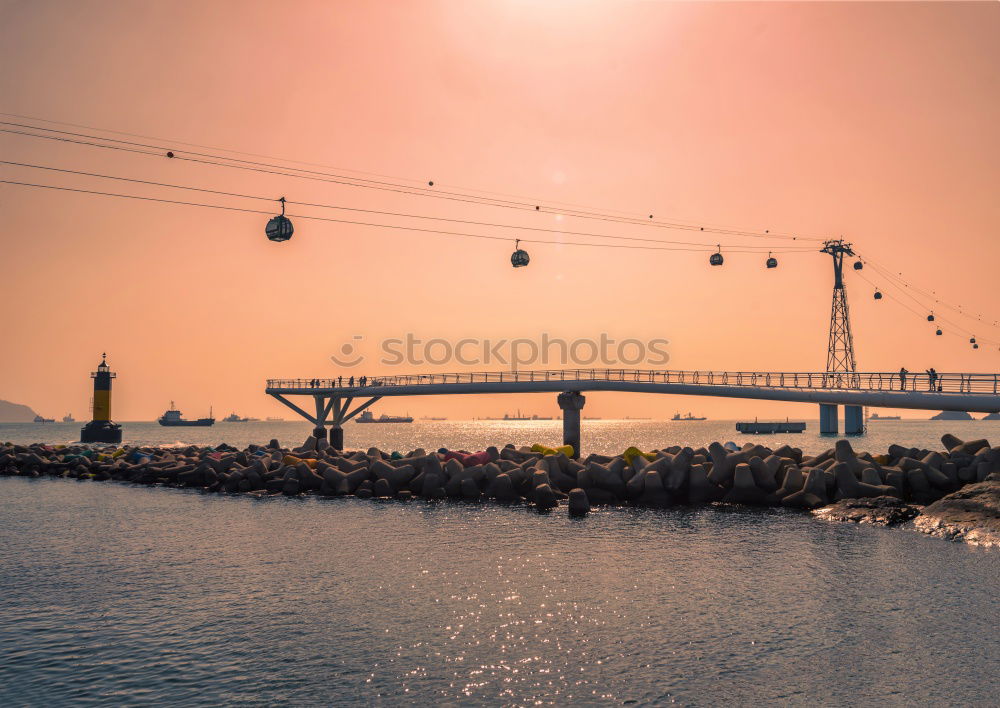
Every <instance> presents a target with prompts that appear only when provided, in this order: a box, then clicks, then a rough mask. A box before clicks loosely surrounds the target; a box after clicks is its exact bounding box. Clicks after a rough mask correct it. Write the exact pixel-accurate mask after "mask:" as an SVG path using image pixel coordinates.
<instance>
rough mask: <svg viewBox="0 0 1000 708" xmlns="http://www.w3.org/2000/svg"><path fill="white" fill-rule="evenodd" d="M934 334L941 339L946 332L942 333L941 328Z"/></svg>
mask: <svg viewBox="0 0 1000 708" xmlns="http://www.w3.org/2000/svg"><path fill="white" fill-rule="evenodd" d="M934 334H936V335H937V336H939V337H940V336H941V335H942V334H944V332H942V331H941V328H940V327H938V330H937V332H935V333H934Z"/></svg>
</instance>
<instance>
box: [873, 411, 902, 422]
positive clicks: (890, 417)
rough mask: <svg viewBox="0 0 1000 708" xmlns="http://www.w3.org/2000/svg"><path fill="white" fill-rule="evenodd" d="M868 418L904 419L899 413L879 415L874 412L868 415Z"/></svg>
mask: <svg viewBox="0 0 1000 708" xmlns="http://www.w3.org/2000/svg"><path fill="white" fill-rule="evenodd" d="M868 420H902V418H900V417H899V416H898V415H879V414H878V413H872V414H871V415H870V416H868Z"/></svg>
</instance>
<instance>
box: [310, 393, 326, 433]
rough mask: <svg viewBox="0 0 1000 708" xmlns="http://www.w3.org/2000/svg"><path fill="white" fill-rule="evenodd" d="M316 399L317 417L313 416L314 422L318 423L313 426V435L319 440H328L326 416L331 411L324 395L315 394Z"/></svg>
mask: <svg viewBox="0 0 1000 708" xmlns="http://www.w3.org/2000/svg"><path fill="white" fill-rule="evenodd" d="M313 398H315V399H316V417H315V418H313V423H314V424H315V425H316V427H315V428H313V437H314V438H316V439H317V440H326V416H327V414H328V413H329V412H330V409H329V408H327V405H326V399H325V398H324V397H323V396H313Z"/></svg>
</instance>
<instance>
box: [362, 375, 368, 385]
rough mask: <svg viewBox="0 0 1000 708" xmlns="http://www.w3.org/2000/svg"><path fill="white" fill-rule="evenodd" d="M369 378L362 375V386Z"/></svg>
mask: <svg viewBox="0 0 1000 708" xmlns="http://www.w3.org/2000/svg"><path fill="white" fill-rule="evenodd" d="M367 380H368V377H367V376H362V377H361V381H360V383H361V385H362V386H364V385H365V382H366V381H367Z"/></svg>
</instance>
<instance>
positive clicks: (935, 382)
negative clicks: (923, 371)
mask: <svg viewBox="0 0 1000 708" xmlns="http://www.w3.org/2000/svg"><path fill="white" fill-rule="evenodd" d="M927 374H928V375H929V376H930V378H931V391H939V390H940V389H939V388H938V373H937V370H936V369H935V368H934V367H933V366H932V367H931V368H930V369H928V370H927Z"/></svg>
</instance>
